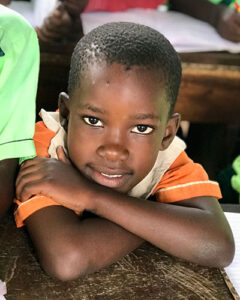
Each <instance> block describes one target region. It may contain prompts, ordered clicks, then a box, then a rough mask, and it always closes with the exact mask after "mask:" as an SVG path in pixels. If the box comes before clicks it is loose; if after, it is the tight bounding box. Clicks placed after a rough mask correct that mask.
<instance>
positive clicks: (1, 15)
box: [0, 5, 33, 34]
mask: <svg viewBox="0 0 240 300" xmlns="http://www.w3.org/2000/svg"><path fill="white" fill-rule="evenodd" d="M0 20H1V22H0V24H1V25H0V26H1V28H4V29H5V30H8V29H9V26H8V27H7V25H9V24H10V23H11V27H12V26H13V27H15V26H20V27H18V30H19V29H20V30H22V29H23V30H27V31H32V30H33V27H32V26H31V25H30V24H29V23H28V21H27V20H26V19H25V18H23V17H22V16H21V15H20V14H19V13H17V12H16V11H14V10H11V9H9V8H7V7H5V6H3V5H0ZM17 34H19V31H18V32H17Z"/></svg>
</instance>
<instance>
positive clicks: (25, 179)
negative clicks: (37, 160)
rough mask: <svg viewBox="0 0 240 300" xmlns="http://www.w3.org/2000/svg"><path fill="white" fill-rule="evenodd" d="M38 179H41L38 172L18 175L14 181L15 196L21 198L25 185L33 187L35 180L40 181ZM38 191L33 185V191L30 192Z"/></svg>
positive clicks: (35, 192) (36, 192)
mask: <svg viewBox="0 0 240 300" xmlns="http://www.w3.org/2000/svg"><path fill="white" fill-rule="evenodd" d="M40 181H43V177H42V176H41V174H39V173H38V172H35V173H31V174H25V175H23V176H21V177H19V178H18V181H16V197H17V199H20V200H23V198H22V195H23V191H24V190H25V189H26V187H28V186H31V187H32V188H33V187H35V184H36V182H40ZM45 181H46V180H45ZM31 191H32V190H31ZM38 193H40V190H37V189H36V187H35V190H34V192H32V194H38ZM30 196H31V195H30ZM30 196H29V197H30ZM24 200H26V199H25V198H24Z"/></svg>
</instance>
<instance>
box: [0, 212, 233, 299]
mask: <svg viewBox="0 0 240 300" xmlns="http://www.w3.org/2000/svg"><path fill="white" fill-rule="evenodd" d="M0 245H1V247H0V279H1V280H2V281H5V282H6V283H7V295H6V299H8V300H16V299H19V300H28V299H29V300H35V299H40V300H43V299H47V300H48V299H51V300H52V299H64V300H65V299H80V300H81V299H82V300H95V299H96V300H125V299H126V300H128V299H131V300H141V299H142V300H151V299H153V300H158V299H164V300H166V299H167V300H168V299H174V300H175V299H184V300H186V299H191V300H195V299H196V300H198V299H206V300H209V299H211V300H230V299H233V298H232V295H231V293H230V292H229V289H228V288H227V286H226V284H225V281H224V279H223V277H222V275H221V272H220V270H219V269H216V268H207V267H201V266H198V265H196V264H192V263H187V262H185V261H182V260H180V259H177V258H175V257H172V256H170V255H168V254H166V253H165V252H163V251H161V250H159V249H157V248H156V247H154V246H152V245H150V244H148V243H145V244H144V245H143V246H141V247H140V248H138V249H137V250H135V251H134V252H132V253H130V254H129V255H127V256H126V257H124V258H123V259H121V260H120V261H118V262H117V263H115V264H113V265H111V266H109V267H106V268H104V269H102V270H101V271H99V272H96V273H94V274H92V275H88V276H85V277H83V278H80V279H78V280H74V281H71V282H61V281H58V280H56V279H52V278H50V277H49V276H48V275H46V274H45V273H44V271H43V270H42V269H41V268H40V266H39V263H38V261H37V259H36V258H35V254H34V251H33V248H32V246H31V243H30V240H29V238H28V236H27V233H26V232H25V230H24V229H16V227H15V224H14V221H13V219H12V217H11V216H10V215H8V216H6V217H5V218H4V220H2V222H1V223H0ZM176 247H177V245H176ZM99 259H101V257H99Z"/></svg>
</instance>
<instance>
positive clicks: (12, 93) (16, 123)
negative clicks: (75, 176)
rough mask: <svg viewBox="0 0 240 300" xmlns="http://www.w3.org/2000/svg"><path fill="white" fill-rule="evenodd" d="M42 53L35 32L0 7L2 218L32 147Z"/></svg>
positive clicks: (32, 149)
mask: <svg viewBox="0 0 240 300" xmlns="http://www.w3.org/2000/svg"><path fill="white" fill-rule="evenodd" d="M38 68H39V49H38V42H37V37H36V33H35V31H34V30H33V29H32V27H31V26H30V25H29V24H28V23H27V22H26V21H25V20H24V19H23V18H22V17H21V16H20V15H19V14H17V13H16V12H14V11H12V10H10V9H8V8H6V7H4V6H2V5H0V217H1V216H2V215H3V214H4V213H5V212H6V211H7V209H8V208H9V206H10V204H11V202H12V197H13V192H14V181H15V176H16V169H17V166H18V159H19V158H22V159H23V157H26V156H35V155H36V152H35V147H34V143H33V139H32V138H33V134H34V122H35V97H36V90H37V78H38Z"/></svg>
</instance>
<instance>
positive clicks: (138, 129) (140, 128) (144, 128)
mask: <svg viewBox="0 0 240 300" xmlns="http://www.w3.org/2000/svg"><path fill="white" fill-rule="evenodd" d="M152 131H153V128H152V127H150V126H148V125H136V126H135V127H134V128H133V129H132V132H134V133H139V134H149V133H151V132H152Z"/></svg>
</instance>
